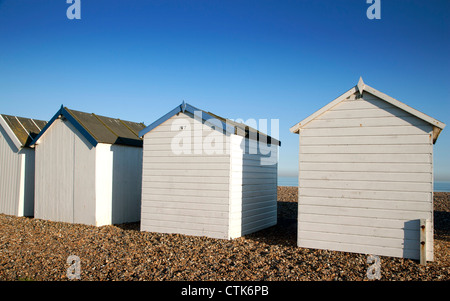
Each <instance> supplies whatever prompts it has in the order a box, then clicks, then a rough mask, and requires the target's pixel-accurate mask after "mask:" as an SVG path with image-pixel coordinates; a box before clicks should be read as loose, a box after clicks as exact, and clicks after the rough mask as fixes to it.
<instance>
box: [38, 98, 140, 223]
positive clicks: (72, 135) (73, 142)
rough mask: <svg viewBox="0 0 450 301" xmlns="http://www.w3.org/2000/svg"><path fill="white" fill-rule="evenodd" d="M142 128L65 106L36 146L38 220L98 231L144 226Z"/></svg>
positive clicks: (138, 125) (50, 122)
mask: <svg viewBox="0 0 450 301" xmlns="http://www.w3.org/2000/svg"><path fill="white" fill-rule="evenodd" d="M143 128H145V125H144V124H143V123H136V122H130V121H124V120H121V119H117V118H110V117H104V116H100V115H96V114H91V113H84V112H79V111H75V110H71V109H69V108H66V107H63V106H61V108H60V109H59V110H58V112H56V114H55V115H54V116H53V118H52V119H51V120H50V121H49V122H48V124H47V125H46V126H45V127H44V129H43V130H42V131H41V133H40V134H39V135H38V136H37V137H36V138H35V139H34V140H33V142H32V143H31V145H33V146H34V147H35V153H36V181H35V186H36V189H35V214H34V216H35V218H40V219H46V220H52V221H62V222H69V223H81V224H88V225H96V226H102V225H110V224H121V223H127V222H136V221H139V218H140V191H141V174H142V139H140V138H139V137H138V133H139V131H140V130H142V129H143Z"/></svg>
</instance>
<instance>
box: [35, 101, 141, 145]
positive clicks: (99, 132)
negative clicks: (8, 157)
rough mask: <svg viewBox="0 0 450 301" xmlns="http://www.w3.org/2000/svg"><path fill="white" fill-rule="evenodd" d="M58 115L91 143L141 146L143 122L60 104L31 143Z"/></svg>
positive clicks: (36, 139) (37, 138) (38, 137)
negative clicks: (88, 111) (139, 134)
mask: <svg viewBox="0 0 450 301" xmlns="http://www.w3.org/2000/svg"><path fill="white" fill-rule="evenodd" d="M60 116H63V117H64V118H66V119H67V120H68V121H69V122H70V123H72V125H73V126H75V128H76V129H77V130H78V131H79V132H80V133H81V134H82V135H83V136H84V137H85V138H86V139H87V140H88V141H89V142H90V143H91V144H92V145H93V146H96V145H97V144H98V143H105V144H121V145H129V146H142V139H141V138H139V136H138V133H139V131H140V130H142V129H144V128H145V124H143V123H136V122H131V121H125V120H121V119H118V118H110V117H105V116H101V115H96V114H94V113H85V112H80V111H75V110H71V109H69V108H67V107H64V106H61V108H60V109H59V110H58V112H57V113H56V114H55V115H54V116H53V118H52V119H51V120H50V121H49V122H48V123H47V125H46V126H45V128H44V129H43V130H42V131H41V133H40V134H39V135H38V136H37V137H35V139H34V140H33V141H32V142H31V145H34V144H36V143H37V141H38V140H39V139H40V137H41V136H42V135H43V134H44V133H45V131H47V129H48V128H49V127H50V126H51V125H52V124H53V122H54V121H55V120H56V119H58V118H59V117H60Z"/></svg>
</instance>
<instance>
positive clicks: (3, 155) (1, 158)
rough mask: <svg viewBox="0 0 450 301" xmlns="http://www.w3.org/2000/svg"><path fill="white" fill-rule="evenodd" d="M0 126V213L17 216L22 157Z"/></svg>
mask: <svg viewBox="0 0 450 301" xmlns="http://www.w3.org/2000/svg"><path fill="white" fill-rule="evenodd" d="M18 151H19V150H18V149H17V148H16V146H15V145H14V144H13V142H12V141H11V139H10V138H9V136H8V134H7V133H6V132H5V130H4V129H3V127H1V126H0V166H1V168H0V213H4V214H9V215H20V214H19V202H20V201H19V200H20V184H21V178H22V177H21V171H22V156H21V155H19V154H18Z"/></svg>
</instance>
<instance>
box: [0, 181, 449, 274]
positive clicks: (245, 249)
mask: <svg viewBox="0 0 450 301" xmlns="http://www.w3.org/2000/svg"><path fill="white" fill-rule="evenodd" d="M449 196H450V193H446V192H436V193H435V194H434V210H435V211H434V223H435V231H434V236H435V237H434V238H435V260H434V261H433V262H428V263H427V265H426V266H422V265H420V264H419V262H418V261H416V260H410V259H403V258H392V257H383V256H380V259H381V270H380V272H381V277H380V279H379V280H381V281H383V280H384V281H394V280H396V281H441V280H445V281H448V280H450V199H449ZM296 219H297V188H296V187H278V223H277V225H276V226H273V227H271V228H268V229H265V230H262V231H259V232H256V233H253V234H250V235H246V236H244V237H240V238H237V239H232V240H220V239H212V238H207V237H194V236H186V235H179V234H162V233H149V232H141V231H139V223H131V224H122V225H114V226H103V227H94V226H87V225H79V224H68V223H59V222H51V221H45V220H39V219H34V218H26V217H14V216H9V215H4V214H0V280H3V281H5V280H6V281H15V280H28V281H60V280H61V281H65V280H69V279H68V276H67V269H68V267H69V266H70V265H69V264H68V262H67V259H68V257H69V256H71V255H75V256H77V257H78V258H79V259H80V280H81V281H83V280H86V281H113V280H116V281H133V280H135V281H144V280H149V281H160V280H162V281H205V280H213V281H219V280H228V281H304V280H310V281H316V280H337V281H370V280H369V279H368V278H367V270H368V268H369V264H368V263H367V255H365V254H354V253H346V252H337V251H327V250H315V249H305V248H299V247H297V246H296V233H297V220H296Z"/></svg>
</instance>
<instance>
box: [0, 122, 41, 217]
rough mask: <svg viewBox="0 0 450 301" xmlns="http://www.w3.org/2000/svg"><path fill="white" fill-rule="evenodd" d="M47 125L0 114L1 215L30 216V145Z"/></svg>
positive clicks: (32, 197)
mask: <svg viewBox="0 0 450 301" xmlns="http://www.w3.org/2000/svg"><path fill="white" fill-rule="evenodd" d="M46 123H47V122H45V121H42V120H36V119H31V118H24V117H17V116H10V115H5V114H0V213H4V214H9V215H15V216H33V212H34V150H33V149H31V148H30V147H29V144H30V142H31V141H32V139H33V138H35V137H36V135H38V134H39V132H40V131H41V129H42V128H43V127H44V126H45V124H46Z"/></svg>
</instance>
